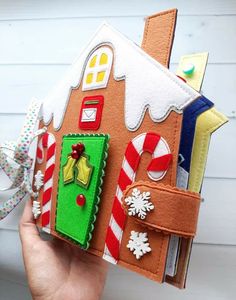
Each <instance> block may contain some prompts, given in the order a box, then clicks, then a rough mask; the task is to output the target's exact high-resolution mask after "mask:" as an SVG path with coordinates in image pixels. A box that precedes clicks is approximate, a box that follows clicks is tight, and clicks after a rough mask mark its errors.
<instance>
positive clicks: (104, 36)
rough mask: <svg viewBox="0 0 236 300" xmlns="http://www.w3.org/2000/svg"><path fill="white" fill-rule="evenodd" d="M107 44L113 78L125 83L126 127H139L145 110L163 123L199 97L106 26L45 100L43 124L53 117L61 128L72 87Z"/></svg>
mask: <svg viewBox="0 0 236 300" xmlns="http://www.w3.org/2000/svg"><path fill="white" fill-rule="evenodd" d="M104 45H109V46H111V47H112V48H113V49H114V78H115V79H116V80H122V79H124V78H125V80H126V84H125V88H126V91H125V105H124V106H125V124H126V127H127V128H128V129H129V130H131V131H134V130H136V129H137V128H138V127H139V126H140V124H141V122H142V119H143V116H144V113H145V110H146V109H149V114H150V117H151V118H152V120H153V121H154V122H161V121H163V120H164V119H165V118H166V117H167V116H168V114H169V112H170V111H171V110H175V111H177V112H181V111H182V110H183V108H184V107H186V106H187V105H188V104H189V103H191V102H192V101H194V100H195V99H196V98H198V97H199V96H200V95H199V93H197V92H196V91H195V90H193V89H192V88H191V87H189V86H188V85H187V84H185V83H184V82H183V81H182V80H180V79H179V78H178V77H177V76H176V75H174V74H172V73H171V72H170V71H169V70H168V69H166V68H165V67H163V66H162V65H161V64H160V63H158V62H157V61H156V60H154V59H153V58H152V57H150V56H149V55H148V54H146V52H144V51H143V50H142V49H141V48H140V47H138V46H137V45H136V44H135V43H133V42H132V41H130V40H129V39H127V38H126V37H124V36H123V35H122V34H120V33H119V32H118V31H116V30H115V29H113V28H112V27H111V26H109V25H108V24H106V23H104V24H102V25H101V27H100V28H99V29H98V31H97V32H96V34H95V36H94V37H93V39H92V40H91V41H90V43H89V44H88V46H87V47H86V48H85V50H84V51H83V52H82V54H81V55H80V56H79V58H78V59H77V60H76V61H75V62H74V64H73V65H72V66H71V67H70V69H69V70H68V72H67V73H66V75H65V77H64V78H63V80H62V81H61V82H60V83H59V85H57V86H56V87H55V88H54V89H53V90H52V92H51V93H50V94H49V95H48V97H47V98H46V99H45V100H44V103H43V118H44V121H45V122H46V123H49V122H50V121H51V118H52V116H54V128H55V129H57V130H58V129H59V128H60V127H61V125H62V121H63V118H64V113H65V110H66V107H67V104H68V100H69V96H70V91H71V88H75V87H78V86H79V84H80V82H81V80H82V76H83V71H84V66H85V63H86V62H87V60H88V57H89V56H90V55H91V53H92V52H94V50H95V49H97V48H99V47H101V46H104Z"/></svg>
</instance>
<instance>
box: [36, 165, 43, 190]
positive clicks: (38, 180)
mask: <svg viewBox="0 0 236 300" xmlns="http://www.w3.org/2000/svg"><path fill="white" fill-rule="evenodd" d="M34 180H35V181H34V186H35V187H36V189H37V191H38V190H40V188H41V187H42V186H43V173H42V172H41V171H40V170H39V171H38V172H37V173H36V174H35V175H34Z"/></svg>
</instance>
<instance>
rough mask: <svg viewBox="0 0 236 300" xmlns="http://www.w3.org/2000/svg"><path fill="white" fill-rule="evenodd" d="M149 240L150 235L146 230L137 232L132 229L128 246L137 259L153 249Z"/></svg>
mask: <svg viewBox="0 0 236 300" xmlns="http://www.w3.org/2000/svg"><path fill="white" fill-rule="evenodd" d="M147 242H148V237H147V233H146V232H136V231H134V230H132V231H131V235H130V240H129V243H128V245H127V248H129V249H130V251H131V252H133V254H134V255H135V256H136V259H140V257H142V256H143V255H144V254H146V253H148V252H151V251H152V249H151V248H150V247H149V243H147Z"/></svg>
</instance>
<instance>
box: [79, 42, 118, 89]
mask: <svg viewBox="0 0 236 300" xmlns="http://www.w3.org/2000/svg"><path fill="white" fill-rule="evenodd" d="M112 59H113V53H112V50H111V49H110V48H109V47H101V48H99V49H97V50H96V51H95V52H93V53H92V55H91V56H90V58H89V60H88V63H87V65H86V68H85V71H84V78H83V87H82V90H83V91H87V90H94V89H101V88H104V87H106V86H107V82H108V79H109V75H110V72H111V65H112Z"/></svg>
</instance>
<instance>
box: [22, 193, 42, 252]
mask: <svg viewBox="0 0 236 300" xmlns="http://www.w3.org/2000/svg"><path fill="white" fill-rule="evenodd" d="M19 232H20V239H21V243H22V246H23V248H24V247H25V246H27V245H28V244H29V245H31V246H32V244H34V243H35V242H38V241H39V240H41V238H40V235H39V232H38V229H37V227H36V225H35V221H34V219H33V214H32V203H31V199H29V200H28V201H27V202H26V204H25V208H24V212H23V215H22V217H21V220H20V223H19Z"/></svg>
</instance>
